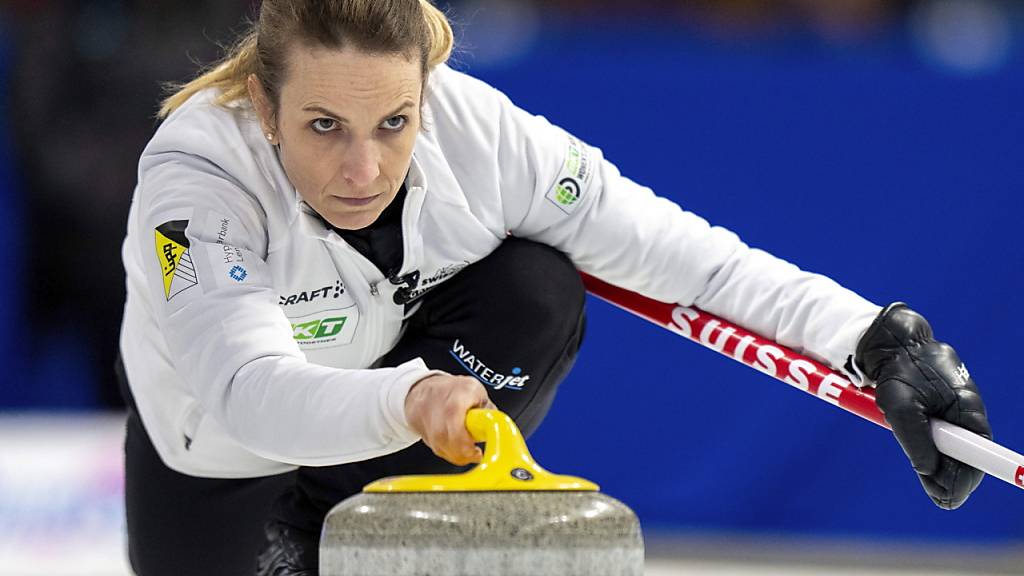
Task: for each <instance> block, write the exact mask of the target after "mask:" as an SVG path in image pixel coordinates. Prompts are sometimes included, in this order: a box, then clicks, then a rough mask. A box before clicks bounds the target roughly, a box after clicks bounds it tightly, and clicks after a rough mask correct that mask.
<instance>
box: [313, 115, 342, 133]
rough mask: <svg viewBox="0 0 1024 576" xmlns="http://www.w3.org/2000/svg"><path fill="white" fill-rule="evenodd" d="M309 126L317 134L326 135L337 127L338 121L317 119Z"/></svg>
mask: <svg viewBox="0 0 1024 576" xmlns="http://www.w3.org/2000/svg"><path fill="white" fill-rule="evenodd" d="M311 126H312V127H313V131H314V132H316V133H317V134H326V133H328V132H330V131H331V130H334V129H335V128H337V127H338V121H337V120H334V119H333V118H317V119H316V120H313V123H312V124H311Z"/></svg>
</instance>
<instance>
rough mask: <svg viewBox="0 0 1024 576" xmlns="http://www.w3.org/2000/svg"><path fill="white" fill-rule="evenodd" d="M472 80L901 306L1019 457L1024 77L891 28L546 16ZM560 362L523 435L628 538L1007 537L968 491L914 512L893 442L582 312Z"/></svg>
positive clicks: (774, 246) (690, 348) (644, 329)
mask: <svg viewBox="0 0 1024 576" xmlns="http://www.w3.org/2000/svg"><path fill="white" fill-rule="evenodd" d="M467 67H468V68H469V70H470V71H471V72H472V73H474V74H476V75H478V76H480V77H482V78H484V79H486V80H488V81H490V82H491V83H493V84H494V85H496V86H498V87H499V88H501V89H502V90H504V91H506V92H507V93H508V94H509V95H510V96H511V97H512V99H513V100H514V101H516V102H517V103H519V104H520V105H521V106H523V107H525V108H527V109H528V110H531V111H533V112H535V113H540V114H544V115H545V116H547V117H549V118H550V119H552V120H553V121H555V122H556V123H558V124H561V125H562V126H564V127H566V128H567V129H569V130H570V131H572V132H574V133H576V134H577V135H578V136H580V137H581V138H583V139H584V140H586V141H588V142H590V143H591V144H594V145H597V146H599V147H601V148H602V149H603V150H604V151H605V153H606V155H607V157H608V158H610V159H612V160H613V161H614V162H616V163H617V164H618V165H619V167H620V168H621V169H622V170H623V172H624V173H625V174H626V175H628V176H630V177H632V178H633V179H635V180H638V181H640V182H641V183H644V184H647V185H649V186H651V187H652V188H654V189H655V190H656V191H657V192H659V193H660V194H662V195H664V196H667V197H669V198H672V199H674V200H676V201H677V202H679V203H680V204H681V205H682V206H684V207H686V208H688V209H691V210H693V211H695V212H697V213H699V214H701V215H703V216H704V217H706V218H708V219H709V220H710V221H712V222H713V223H716V224H720V225H724V226H726V227H729V228H731V229H732V230H734V231H736V232H737V233H739V234H740V235H741V237H743V238H744V239H745V240H746V241H747V242H748V243H750V244H751V245H753V246H757V247H760V248H764V249H767V250H769V251H770V252H772V253H774V254H776V255H778V256H780V257H783V258H786V259H788V260H790V261H793V262H795V263H797V264H798V265H800V266H801V267H803V268H805V269H809V270H813V271H817V272H821V273H824V274H827V275H829V276H831V277H832V278H834V279H836V280H838V281H839V282H841V283H842V284H844V285H846V286H848V287H850V288H852V289H854V290H855V291H857V292H859V293H861V294H862V295H864V296H865V297H867V298H869V299H871V300H873V301H875V302H877V303H886V302H890V301H893V300H905V301H907V302H909V303H910V304H911V306H913V307H914V308H916V309H918V310H919V311H921V312H922V313H924V314H925V315H926V316H927V317H928V318H929V319H930V320H931V322H932V324H933V326H934V327H935V330H936V332H937V334H938V335H939V336H940V337H941V338H942V339H945V340H947V341H949V342H950V343H952V344H953V345H954V346H955V347H956V348H957V349H958V350H959V351H960V353H961V355H962V356H963V357H964V359H965V360H966V361H967V363H968V366H969V367H970V370H971V372H972V374H973V375H974V376H975V378H976V380H977V381H978V382H979V383H980V386H981V387H982V389H983V391H984V394H985V398H986V399H987V402H988V405H989V410H990V414H991V420H992V422H993V425H994V428H995V431H996V435H997V440H999V441H1001V442H1002V443H1004V444H1005V445H1007V446H1010V447H1016V448H1017V449H1024V425H1022V424H1021V422H1020V420H1019V418H1018V411H1019V410H1020V407H1021V406H1024V368H1022V364H1021V362H1020V356H1021V352H1020V342H1021V341H1022V340H1024V330H1022V321H1024V304H1022V303H1021V301H1020V300H1019V299H1018V295H1019V294H1020V293H1021V292H1022V289H1024V274H1022V271H1021V267H1022V263H1024V259H1022V243H1021V241H1020V238H1019V234H1020V230H1021V227H1020V225H1019V223H1018V220H1019V218H1020V216H1021V212H1022V210H1021V209H1022V207H1024V202H1022V200H1021V186H1022V184H1021V183H1022V182H1024V153H1022V152H1024V150H1022V146H1021V144H1022V136H1021V135H1022V134H1024V113H1022V107H1021V103H1022V102H1024V62H1022V59H1021V58H1020V56H1019V51H1018V53H1017V54H1016V55H1015V56H1014V57H1013V58H1012V59H1011V61H1010V63H1009V64H1008V65H1006V66H1005V67H1003V68H1002V69H1000V70H998V71H995V72H991V73H985V74H975V75H964V74H957V73H953V72H950V71H943V70H941V69H938V68H935V67H932V66H930V65H928V64H927V63H926V62H925V61H924V60H923V59H922V58H920V57H919V56H918V53H917V52H916V51H915V50H914V49H913V48H912V46H911V43H910V42H909V40H907V38H906V37H905V35H904V33H903V32H902V31H901V30H893V31H892V32H891V33H890V34H888V35H887V36H885V37H882V38H878V39H875V41H872V42H870V43H865V44H863V45H860V46H853V47H850V46H846V47H843V48H839V47H830V46H828V45H825V44H822V43H820V42H819V41H817V40H814V39H812V38H809V37H802V36H799V35H797V36H796V37H787V39H785V40H779V41H771V42H767V43H757V44H750V45H735V44H733V45H724V46H723V45H722V44H721V43H716V42H711V41H706V40H701V39H699V38H696V37H693V36H681V35H680V33H679V32H678V31H673V30H658V29H644V30H636V31H628V32H625V33H624V32H623V30H621V27H620V29H616V28H615V27H612V26H603V27H602V26H595V27H591V28H589V29H587V30H581V29H579V28H578V27H577V28H571V27H569V26H566V27H564V28H559V26H558V25H557V24H555V25H553V26H551V27H549V28H547V29H546V30H545V31H544V32H543V34H542V36H541V39H540V41H539V44H538V46H537V47H536V49H535V50H534V51H532V52H531V53H529V54H528V55H527V56H526V57H525V58H524V59H523V60H521V61H519V62H518V63H516V64H514V65H509V66H506V67H504V68H486V67H482V66H476V67H474V66H473V64H472V58H471V57H469V58H467ZM589 310H590V325H589V333H588V337H587V341H586V343H585V346H584V350H583V352H582V355H581V357H580V360H579V362H578V364H577V367H576V369H575V371H574V372H573V374H572V375H571V376H570V378H569V379H568V381H566V382H565V383H564V385H563V389H562V391H561V392H560V398H559V401H558V402H557V403H556V406H555V408H554V409H553V411H552V413H551V415H550V417H549V419H548V421H547V422H546V423H545V424H544V426H543V427H542V428H541V430H540V431H539V432H538V434H537V435H536V436H535V437H534V439H533V440H532V442H531V446H532V449H533V450H534V452H535V455H536V456H537V457H538V460H539V461H540V462H541V463H542V464H546V465H547V466H548V467H549V468H551V469H554V470H555V471H563V472H567V473H576V474H580V475H582V476H586V477H589V478H591V479H593V480H595V481H597V482H599V483H600V484H602V486H603V490H604V491H605V492H607V493H609V494H612V495H614V496H616V497H619V498H621V499H622V500H624V501H626V502H627V503H628V504H630V505H631V506H632V507H633V508H634V509H635V510H636V511H637V512H638V513H639V515H640V517H641V519H642V520H643V521H644V522H645V524H646V525H648V526H657V525H668V526H671V527H674V528H677V529H683V530H686V529H711V530H719V531H764V532H771V533H795V534H807V535H824V536H838V535H844V536H859V537H866V538H875V537H887V536H898V537H901V538H911V539H941V540H947V539H950V540H970V541H988V542H1006V541H1015V542H1017V543H1020V542H1021V541H1022V540H1024V522H1022V521H1021V520H1022V518H1024V498H1022V497H1021V494H1019V493H1018V490H1017V489H1015V488H1014V487H1012V486H1010V485H1007V484H1003V483H1001V482H999V481H997V480H993V479H987V480H986V481H985V482H984V483H983V484H982V486H981V487H980V489H979V491H978V492H977V493H976V494H975V496H974V497H973V498H972V499H971V500H970V501H969V502H968V504H967V506H966V507H965V508H964V509H961V510H960V511H957V512H952V513H950V512H945V511H941V510H939V509H937V508H935V507H934V506H933V505H932V504H931V502H930V501H929V500H928V499H927V498H926V497H925V496H924V494H923V492H922V491H921V489H920V487H919V485H918V481H917V478H916V476H915V475H914V474H913V473H912V472H911V469H910V467H909V465H908V464H907V463H906V462H905V460H904V457H903V454H902V452H901V450H900V448H899V446H898V445H897V444H896V442H895V441H894V440H893V439H892V438H891V435H890V434H889V433H888V432H886V431H884V430H882V429H881V428H877V427H875V426H873V425H871V424H869V423H867V422H865V421H862V420H860V419H859V418H856V417H854V416H852V415H849V414H846V413H843V412H841V411H839V410H838V409H836V408H834V407H832V406H830V405H827V404H825V403H822V402H820V401H817V400H815V399H813V398H811V397H809V396H806V395H804V394H802V393H800V392H798V391H796V390H794V389H790V388H789V387H787V386H784V385H782V384H780V383H777V382H775V381H773V380H771V379H769V378H768V377H766V376H763V375H760V374H758V373H755V372H754V371H752V370H750V369H748V368H745V367H743V366H740V365H738V364H734V363H732V362H731V361H729V360H726V359H724V358H722V357H720V356H718V355H716V354H714V353H712V352H710V351H706V350H703V349H700V348H698V347H697V346H695V345H694V344H691V343H688V342H686V341H685V340H683V339H681V338H678V337H675V336H672V335H671V334H669V333H667V332H665V331H663V330H661V329H658V328H655V327H653V326H650V325H646V324H645V323H643V322H642V321H639V320H636V319H634V318H632V317H627V316H626V315H625V314H624V313H622V312H619V311H616V310H613V309H611V308H610V307H609V306H608V305H605V304H603V303H600V302H597V301H592V302H591V304H590V309H589Z"/></svg>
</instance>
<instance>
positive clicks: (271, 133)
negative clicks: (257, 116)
mask: <svg viewBox="0 0 1024 576" xmlns="http://www.w3.org/2000/svg"><path fill="white" fill-rule="evenodd" d="M267 141H268V142H273V141H274V133H273V132H267Z"/></svg>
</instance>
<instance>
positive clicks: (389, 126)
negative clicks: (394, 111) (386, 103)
mask: <svg viewBox="0 0 1024 576" xmlns="http://www.w3.org/2000/svg"><path fill="white" fill-rule="evenodd" d="M408 121H409V117H408V116H392V117H391V118H388V119H387V120H385V121H384V122H383V123H382V124H381V125H380V127H381V128H383V129H385V130H388V131H391V132H398V131H400V130H401V129H402V128H405V124H406V122H408Z"/></svg>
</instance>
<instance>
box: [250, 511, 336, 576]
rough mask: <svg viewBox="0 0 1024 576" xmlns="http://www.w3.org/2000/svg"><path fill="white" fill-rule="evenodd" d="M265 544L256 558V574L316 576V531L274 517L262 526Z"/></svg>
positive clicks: (265, 575) (317, 547)
mask: <svg viewBox="0 0 1024 576" xmlns="http://www.w3.org/2000/svg"><path fill="white" fill-rule="evenodd" d="M264 532H265V533H266V535H267V545H266V547H265V548H264V549H263V551H262V552H260V555H259V557H258V558H257V559H256V576H317V568H318V566H317V564H318V560H319V558H318V553H319V547H320V542H319V538H318V537H317V535H316V534H310V533H308V532H304V531H302V530H297V529H295V528H294V527H292V526H289V525H287V524H284V523H282V522H279V521H277V520H269V521H267V524H266V526H264Z"/></svg>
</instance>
